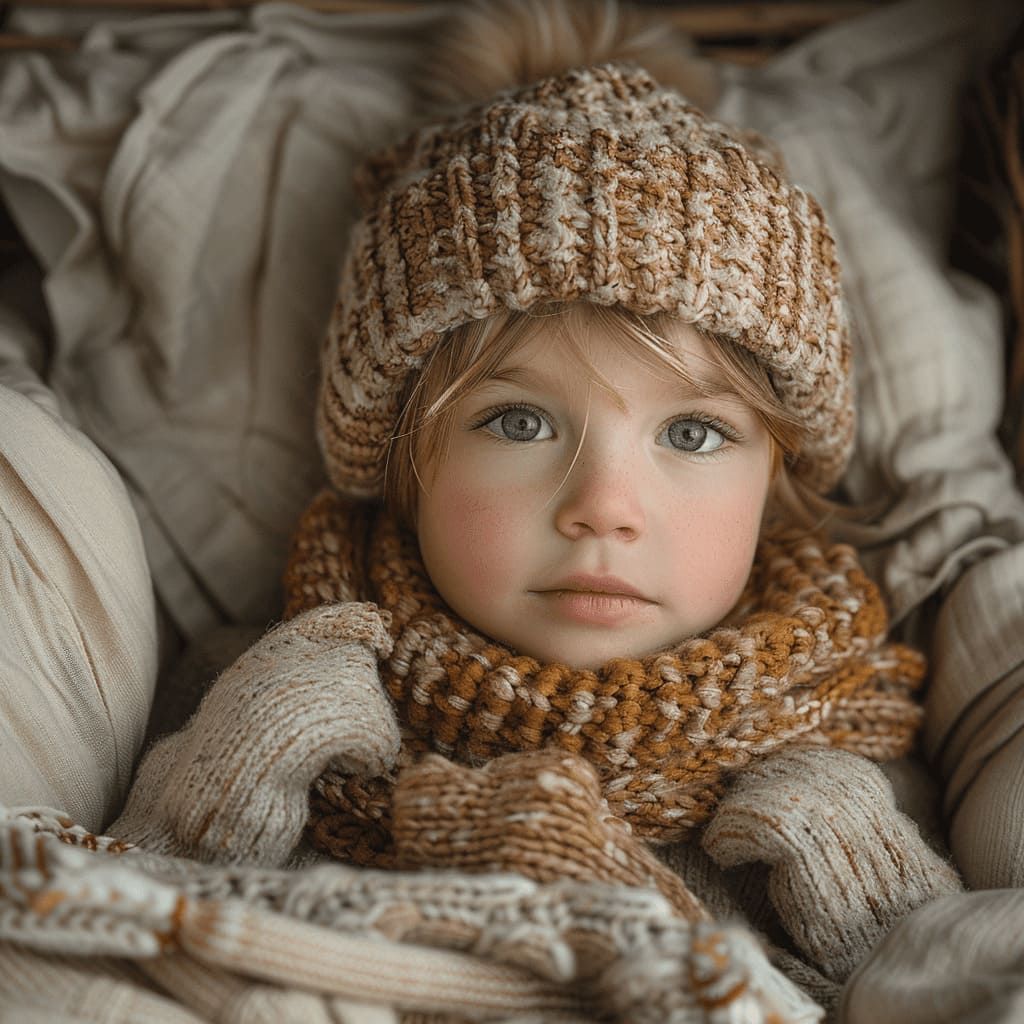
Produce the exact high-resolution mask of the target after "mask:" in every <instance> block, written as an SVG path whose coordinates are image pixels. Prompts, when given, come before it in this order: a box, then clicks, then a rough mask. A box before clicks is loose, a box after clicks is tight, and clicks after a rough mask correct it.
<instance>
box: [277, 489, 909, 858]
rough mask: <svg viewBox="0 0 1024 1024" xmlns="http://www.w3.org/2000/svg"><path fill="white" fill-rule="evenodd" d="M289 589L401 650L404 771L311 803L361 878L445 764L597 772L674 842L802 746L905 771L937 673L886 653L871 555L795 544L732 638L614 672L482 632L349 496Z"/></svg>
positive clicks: (750, 594) (386, 520) (413, 548)
mask: <svg viewBox="0 0 1024 1024" xmlns="http://www.w3.org/2000/svg"><path fill="white" fill-rule="evenodd" d="M285 589H286V597H287V609H286V617H287V618H290V617H293V616H295V615H297V614H298V613H299V612H301V611H304V610H306V609H308V608H312V607H315V606H318V605H322V604H326V603H332V602H347V601H369V602H373V603H375V604H376V605H377V606H378V607H379V608H380V609H381V611H382V613H383V618H384V620H385V622H389V629H390V632H391V635H392V638H393V640H394V648H393V651H392V653H391V655H390V656H389V657H387V658H386V659H384V660H382V662H381V664H380V666H379V668H380V674H381V681H382V683H383V685H384V686H385V688H386V690H387V692H388V694H389V695H390V698H391V700H392V702H393V704H394V706H395V709H396V711H397V714H398V718H399V722H400V724H401V726H402V730H403V751H402V756H401V758H400V764H399V769H398V770H396V773H395V776H392V777H386V778H377V779H357V778H350V777H345V776H343V775H340V774H339V773H337V772H333V771H330V770H329V771H327V772H326V773H325V774H324V775H323V776H321V778H320V780H319V781H318V782H317V784H316V785H315V787H314V792H313V795H312V800H311V819H310V832H311V836H312V838H313V841H314V843H315V844H316V845H317V846H319V847H320V848H322V849H324V850H326V851H327V852H330V853H332V854H333V855H335V856H338V857H340V858H342V859H344V860H348V861H353V862H356V863H364V864H375V865H378V866H393V865H394V856H393V846H392V842H391V835H390V822H391V811H390V801H391V794H392V791H393V787H394V784H395V779H396V777H397V774H398V771H399V770H400V769H401V768H402V767H404V766H407V765H411V764H413V763H415V762H417V761H418V760H420V759H421V758H422V757H423V755H424V754H426V753H427V752H430V751H434V752H436V753H439V754H442V755H444V756H445V757H446V758H448V759H449V760H450V761H452V762H454V763H455V764H461V765H465V766H480V765H483V764H485V763H488V762H490V761H491V760H492V759H495V758H498V757H499V756H501V755H503V754H508V753H511V752H524V751H537V750H540V749H541V748H552V747H553V748H556V749H559V750H561V751H563V752H567V753H570V754H576V755H580V756H581V757H582V758H583V759H585V760H586V761H587V762H589V764H590V765H592V766H593V768H594V769H595V770H596V773H597V777H598V779H599V780H600V787H601V795H602V796H603V797H604V799H605V800H606V801H607V804H608V806H609V807H610V809H611V811H612V812H613V814H614V815H615V816H617V817H618V818H620V819H624V820H625V821H626V822H628V823H629V825H630V826H631V827H632V830H633V833H634V834H636V835H638V836H640V837H643V838H644V839H646V840H648V841H650V842H654V843H667V842H671V841H675V840H678V839H682V838H685V837H687V836H689V835H691V834H692V833H693V832H694V830H695V829H697V828H698V827H700V826H702V825H703V824H704V823H705V822H707V820H708V819H709V817H710V816H711V815H712V813H713V812H714V809H715V807H716V804H717V802H718V800H719V798H720V797H721V795H722V794H723V792H724V790H725V788H726V785H727V784H728V782H729V780H730V778H731V777H732V776H733V775H734V773H736V772H737V771H739V770H741V769H742V768H743V766H744V765H746V764H748V763H750V762H751V760H752V759H758V758H763V757H764V756H765V755H768V754H771V753H772V752H775V751H778V750H779V749H780V748H784V747H787V746H793V745H799V746H805V747H806V746H830V747H836V748H842V749H845V750H848V751H852V752H855V753H859V754H861V755H864V756H866V757H868V758H871V759H874V760H887V759H891V758H895V757H899V756H901V755H903V754H904V753H906V752H907V751H908V750H909V749H910V747H911V745H912V742H913V737H914V732H915V729H916V728H917V726H918V724H919V722H920V718H921V709H920V707H919V705H918V704H917V703H916V702H915V700H914V698H913V696H912V694H913V691H914V690H915V689H916V688H917V687H918V686H919V685H920V683H921V680H922V678H923V675H924V667H925V666H924V660H923V658H922V656H921V655H920V654H918V653H917V652H915V651H913V650H911V649H910V648H908V647H905V646H902V645H899V644H894V643H887V642H886V640H885V637H886V629H887V616H886V612H885V609H884V606H883V603H882V600H881V597H880V595H879V592H878V589H877V588H876V587H875V585H874V584H873V583H872V582H871V581H870V580H869V579H868V578H867V576H866V575H865V574H864V572H863V570H862V569H861V567H860V565H859V563H858V561H857V558H856V555H855V553H854V551H853V550H852V548H850V547H848V546H846V545H841V544H834V545H824V544H823V543H822V542H821V541H820V540H819V539H817V538H815V537H812V536H807V535H806V534H797V533H795V532H792V531H790V532H778V533H776V534H774V535H770V536H767V537H765V538H764V539H762V541H761V542H760V544H759V547H758V550H757V554H756V557H755V561H754V567H753V570H752V573H751V576H750V579H749V581H748V583H747V585H746V587H745V590H744V592H743V594H742V596H741V598H740V601H739V602H738V604H737V607H736V610H735V611H734V613H733V614H732V615H731V616H730V618H729V623H728V624H723V625H720V626H718V627H717V628H715V629H712V630H711V631H709V632H707V633H705V634H704V635H701V636H698V637H693V638H690V639H686V640H683V641H682V642H681V643H680V644H679V645H678V646H676V647H675V648H673V649H670V650H665V651H661V652H658V653H655V654H651V655H648V656H647V657H644V658H638V659H627V658H622V659H614V660H612V661H609V662H608V663H607V664H605V665H604V666H602V667H601V668H600V669H598V670H596V671H591V670H587V669H574V668H570V667H569V666H567V665H562V664H541V663H540V662H538V661H537V660H535V659H533V658H530V657H525V656H522V655H518V654H516V653H514V652H513V651H510V650H508V649H507V648H505V647H503V646H501V645H500V644H497V643H495V642H494V641H492V640H491V639H489V638H488V637H486V636H482V635H481V634H479V633H477V632H475V631H474V630H473V629H472V628H471V627H470V626H469V625H468V624H467V623H465V622H463V621H461V620H460V619H459V618H458V617H457V616H456V615H455V614H454V613H453V612H452V611H451V610H450V609H449V608H448V607H447V606H446V605H445V604H444V603H443V601H442V600H441V598H440V597H439V596H438V594H437V593H436V591H435V590H434V588H433V587H432V585H431V583H430V580H429V579H428V577H427V574H426V571H425V569H424V566H423V563H422V561H421V559H420V556H419V550H418V545H417V542H416V539H415V537H414V536H412V535H411V534H410V532H409V531H407V530H405V529H403V528H401V527H400V526H399V525H398V524H397V523H396V522H395V521H394V519H393V518H392V517H390V516H389V515H388V514H387V513H386V512H384V511H383V510H381V509H380V507H379V506H374V505H368V504H365V503H356V502H351V501H349V500H347V499H342V498H339V497H338V496H336V495H335V494H334V493H333V492H330V491H324V492H322V493H321V494H320V495H319V496H318V497H317V498H316V499H315V500H314V501H313V503H312V504H311V505H310V507H309V508H308V509H307V511H306V513H305V514H304V516H303V518H302V520H301V521H300V525H299V529H298V531H297V533H296V536H295V539H294V541H293V549H292V555H291V558H290V561H289V565H288V568H287V571H286V576H285Z"/></svg>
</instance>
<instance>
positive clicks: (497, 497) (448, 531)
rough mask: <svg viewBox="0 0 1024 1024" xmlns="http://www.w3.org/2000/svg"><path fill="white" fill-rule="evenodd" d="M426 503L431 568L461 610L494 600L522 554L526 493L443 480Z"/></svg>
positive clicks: (423, 524)
mask: <svg viewBox="0 0 1024 1024" xmlns="http://www.w3.org/2000/svg"><path fill="white" fill-rule="evenodd" d="M438 484H439V485H438V486H437V487H435V488H432V493H431V495H430V498H429V499H427V500H426V501H424V502H422V503H421V513H420V521H419V537H420V547H421V549H422V552H423V558H424V561H425V563H426V567H427V571H428V573H429V574H430V576H431V579H432V580H433V582H434V585H435V586H436V587H437V589H438V591H439V592H440V593H441V595H442V596H443V597H444V598H445V600H446V601H448V603H449V604H450V605H452V607H454V608H456V610H461V606H464V605H465V604H466V603H481V604H486V603H489V602H490V601H491V600H493V599H494V597H495V596H496V595H497V594H498V593H499V592H500V586H499V585H500V583H501V582H502V581H507V580H508V579H509V577H510V576H512V575H513V574H514V573H515V571H516V569H517V568H522V564H523V558H522V553H521V552H520V551H519V547H518V542H519V539H520V538H521V537H522V512H521V509H522V508H523V507H524V504H525V497H524V496H523V495H521V494H518V493H517V492H516V491H515V489H513V488H507V487H506V488H497V487H495V488H482V487H478V486H474V487H464V486H462V485H461V484H460V482H459V481H458V480H448V481H438Z"/></svg>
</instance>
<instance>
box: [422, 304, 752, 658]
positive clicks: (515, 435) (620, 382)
mask: <svg viewBox="0 0 1024 1024" xmlns="http://www.w3.org/2000/svg"><path fill="white" fill-rule="evenodd" d="M676 326H677V330H678V341H679V345H680V350H681V352H682V353H683V357H684V359H685V361H686V364H687V366H688V367H689V368H690V369H691V370H692V371H693V372H694V373H695V374H696V375H698V376H701V377H703V376H705V375H706V373H707V372H708V369H709V366H710V364H709V363H707V362H705V361H704V359H702V357H705V356H706V355H707V352H708V347H707V343H706V342H705V341H704V340H703V339H702V338H701V336H700V335H699V334H698V333H697V332H696V331H695V330H693V328H691V327H689V326H687V325H683V324H678V325H676ZM554 330H555V328H553V327H550V326H541V327H539V328H538V331H537V333H536V334H534V335H532V336H531V337H530V338H529V339H528V340H527V341H525V342H523V343H522V344H521V345H520V346H519V347H518V348H517V349H515V350H514V351H513V352H512V353H511V355H510V356H509V357H508V359H506V361H505V362H504V364H503V365H502V366H501V367H500V368H499V370H498V372H497V374H496V375H495V376H494V377H493V378H492V379H490V380H488V381H486V382H485V383H484V384H482V385H480V386H479V387H478V388H477V389H476V390H474V391H473V392H471V393H470V394H469V395H467V396H465V397H464V398H463V399H462V400H461V402H460V403H459V405H458V407H457V409H456V416H455V427H454V432H453V437H452V443H451V448H450V451H449V454H448V456H447V458H446V459H444V460H443V461H441V462H440V463H439V464H438V465H436V466H433V467H428V473H427V474H426V476H425V479H426V483H427V490H426V492H425V493H421V495H420V499H419V512H418V522H417V529H418V535H419V542H420V549H421V551H422V555H423V559H424V563H425V565H426V568H427V571H428V572H429V574H430V577H431V579H432V581H433V583H434V586H435V587H436V588H437V590H438V593H439V594H440V595H441V597H442V598H444V600H445V601H446V602H447V603H448V605H449V606H450V607H451V608H452V609H454V611H455V612H457V613H458V614H459V615H460V616H461V617H462V618H463V619H465V620H466V621H467V622H469V623H470V624H471V625H473V626H474V627H475V628H476V629H478V630H480V631H482V632H483V633H485V634H487V635H488V636H490V637H492V638H494V639H495V640H498V641H500V642H502V643H504V644H506V645H508V646H509V647H511V648H513V649H514V650H516V651H518V652H519V653H522V654H528V655H531V656H533V657H535V658H537V659H539V660H541V661H554V662H564V663H567V664H569V665H572V666H575V667H578V668H596V667H598V666H600V665H602V664H604V663H605V662H606V661H608V660H610V659H611V658H615V657H639V656H642V655H645V654H649V653H652V652H653V651H656V650H658V649H660V648H662V647H665V646H667V645H670V644H675V643H678V642H679V641H680V640H682V639H684V638H686V637H689V636H693V635H695V634H697V633H701V632H703V631H705V630H707V629H709V628H711V627H712V626H714V625H716V624H717V623H718V622H720V621H721V620H722V619H723V618H724V617H725V615H726V614H727V613H728V612H729V610H730V609H731V608H732V606H733V605H734V604H735V603H736V600H737V599H738V597H739V595H740V592H741V590H742V589H743V586H744V584H745V582H746V580H747V577H748V575H749V573H750V567H751V564H752V561H753V557H754V549H755V546H756V543H757V538H758V533H759V530H760V525H761V517H762V513H763V510H764V506H765V501H766V497H767V494H768V487H769V483H770V476H771V471H770V462H771V459H770V452H771V446H770V443H769V436H768V432H767V430H766V429H765V427H764V426H763V424H762V423H761V421H760V420H759V419H758V417H757V416H756V415H755V414H754V412H753V411H752V410H751V409H750V408H749V407H747V406H746V405H745V404H744V403H743V402H742V401H741V400H740V399H739V397H738V396H736V395H734V394H732V393H723V394H720V395H716V396H714V397H711V398H706V397H702V396H700V395H698V394H695V393H694V392H693V391H692V389H690V388H688V387H687V385H685V384H684V383H683V382H682V381H681V380H680V379H679V378H678V377H676V376H674V375H673V374H672V373H671V372H670V371H669V370H668V369H661V368H657V369H655V368H654V367H652V366H651V365H649V363H648V362H647V361H644V360H642V359H640V358H638V357H637V356H634V355H632V354H630V353H629V352H628V351H627V350H626V349H625V348H624V347H623V345H622V344H621V342H617V341H616V340H615V339H614V338H612V337H610V336H609V334H608V332H607V329H605V328H604V327H602V326H601V325H599V324H598V323H596V322H595V323H593V324H592V325H591V330H590V331H589V333H588V336H587V342H586V350H587V352H588V355H589V358H590V360H591V362H592V364H593V366H594V368H595V369H596V370H597V372H598V373H599V374H601V375H602V376H603V378H604V379H605V380H606V381H608V382H609V383H610V384H611V385H612V387H614V388H615V391H616V393H617V395H618V401H617V400H616V397H615V395H613V394H610V393H609V392H608V390H607V389H606V388H605V387H603V386H601V385H600V384H598V383H596V382H594V381H593V380H592V379H591V375H590V374H589V372H588V371H586V370H585V369H584V368H583V367H582V366H581V364H580V361H579V360H578V359H577V358H576V357H575V356H574V355H573V354H572V352H571V350H568V348H567V346H565V345H564V344H562V343H560V341H559V340H558V338H557V335H555V334H554Z"/></svg>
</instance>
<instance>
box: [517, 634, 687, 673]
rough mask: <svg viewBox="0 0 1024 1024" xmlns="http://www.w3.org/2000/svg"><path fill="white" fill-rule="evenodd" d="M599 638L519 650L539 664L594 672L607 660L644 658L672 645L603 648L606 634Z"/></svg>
mask: <svg viewBox="0 0 1024 1024" xmlns="http://www.w3.org/2000/svg"><path fill="white" fill-rule="evenodd" d="M601 639H602V641H604V643H598V644H588V643H585V642H584V643H580V642H579V641H576V642H573V643H567V644H564V645H562V644H555V645H553V646H551V647H548V648H544V649H540V650H524V649H522V648H520V649H519V650H520V652H521V653H522V654H525V655H527V656H528V657H531V658H535V659H536V660H537V661H539V662H540V663H541V664H547V665H551V664H558V665H568V666H569V668H573V669H578V670H589V671H591V672H596V671H598V670H599V669H600V668H602V667H603V666H605V665H607V664H608V662H609V661H614V660H615V659H617V658H626V659H638V658H645V657H647V656H648V655H649V654H655V653H657V652H659V651H663V650H668V649H670V648H671V647H672V645H671V644H661V645H658V646H653V647H652V646H650V645H649V644H647V645H645V644H641V643H636V644H629V643H621V644H615V645H614V646H613V647H608V648H607V649H604V646H605V644H607V639H608V638H607V635H605V636H603V637H602V638H601Z"/></svg>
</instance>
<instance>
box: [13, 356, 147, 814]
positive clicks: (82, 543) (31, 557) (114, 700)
mask: <svg viewBox="0 0 1024 1024" xmlns="http://www.w3.org/2000/svg"><path fill="white" fill-rule="evenodd" d="M2 379H3V375H2V372H0V381H2ZM0 552H2V557H0V679H2V681H3V685H2V686H0V763H2V768H0V803H4V802H6V803H11V802H14V801H17V800H26V799H32V800H36V801H38V802H39V803H42V804H46V805H48V806H56V807H61V808H64V809H66V810H67V811H68V813H70V814H73V815H75V817H76V818H77V819H78V820H79V821H82V822H83V823H87V824H88V827H92V828H96V829H99V828H101V827H102V826H103V825H105V824H106V823H108V822H109V821H110V820H111V819H112V818H113V817H114V815H115V814H116V812H117V810H118V809H119V807H120V805H121V801H122V800H123V799H124V797H125V794H126V793H127V791H128V783H129V781H130V780H131V773H132V767H133V765H134V760H135V756H136V754H137V753H138V751H139V748H140V746H141V744H142V737H143V734H144V731H145V728H146V717H147V714H148V711H149V701H150V699H151V697H152V693H153V686H154V683H155V680H156V662H157V650H156V622H155V613H154V607H153V600H152V590H151V586H150V579H149V572H148V570H147V568H146V560H145V553H144V550H143V546H142V538H141V536H140V534H139V529H138V524H137V521H136V519H135V515H134V513H133V511H132V508H131V504H130V502H129V501H128V497H127V495H126V493H125V490H124V485H123V484H122V483H121V480H120V478H119V477H118V475H117V473H116V471H115V470H114V468H113V467H112V466H111V465H110V463H109V462H108V461H107V460H106V458H104V456H103V455H102V453H101V452H99V451H98V450H97V449H96V446H95V445H94V444H92V442H91V441H89V440H88V438H85V437H83V436H82V435H81V434H80V433H79V432H78V431H76V430H75V429H74V428H73V427H69V426H68V425H67V424H65V423H64V422H62V421H61V420H60V419H59V418H57V417H56V416H55V415H54V414H53V412H52V411H51V410H50V409H47V408H45V407H42V406H40V405H38V404H36V402H34V401H33V400H32V399H31V398H29V397H27V396H25V395H23V394H21V393H19V392H17V391H14V390H12V389H11V388H9V387H6V386H4V385H3V384H2V383H0ZM41 624H42V625H44V626H45V628H40V626H41Z"/></svg>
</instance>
